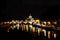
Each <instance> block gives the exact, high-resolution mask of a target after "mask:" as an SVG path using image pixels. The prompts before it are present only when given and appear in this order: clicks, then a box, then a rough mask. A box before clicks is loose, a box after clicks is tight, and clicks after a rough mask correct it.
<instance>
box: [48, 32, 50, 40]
mask: <svg viewBox="0 0 60 40" xmlns="http://www.w3.org/2000/svg"><path fill="white" fill-rule="evenodd" d="M48 39H50V31H48Z"/></svg>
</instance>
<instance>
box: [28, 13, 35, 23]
mask: <svg viewBox="0 0 60 40" xmlns="http://www.w3.org/2000/svg"><path fill="white" fill-rule="evenodd" d="M27 19H30V21H32V22H33V21H34V18H32V15H31V13H30V15H29V16H28V18H27Z"/></svg>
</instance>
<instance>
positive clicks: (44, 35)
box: [42, 29, 46, 37]
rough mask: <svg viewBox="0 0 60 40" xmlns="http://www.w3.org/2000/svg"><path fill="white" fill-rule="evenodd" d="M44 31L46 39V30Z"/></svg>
mask: <svg viewBox="0 0 60 40" xmlns="http://www.w3.org/2000/svg"><path fill="white" fill-rule="evenodd" d="M42 31H43V32H44V36H45V37H46V30H45V29H43V30H42Z"/></svg>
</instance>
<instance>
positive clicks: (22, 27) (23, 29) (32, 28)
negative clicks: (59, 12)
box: [8, 25, 56, 39]
mask: <svg viewBox="0 0 60 40" xmlns="http://www.w3.org/2000/svg"><path fill="white" fill-rule="evenodd" d="M15 27H17V26H15V25H14V27H13V26H12V29H13V28H15ZM19 28H21V29H22V31H26V32H29V30H30V32H33V33H37V34H38V36H40V32H41V31H43V32H44V36H45V37H46V30H45V29H42V30H41V28H36V27H33V26H32V25H30V26H29V25H20V26H19ZM8 32H9V30H8ZM50 33H51V32H50V31H48V34H47V35H48V39H50V35H51V34H50ZM53 36H54V38H56V33H54V35H53Z"/></svg>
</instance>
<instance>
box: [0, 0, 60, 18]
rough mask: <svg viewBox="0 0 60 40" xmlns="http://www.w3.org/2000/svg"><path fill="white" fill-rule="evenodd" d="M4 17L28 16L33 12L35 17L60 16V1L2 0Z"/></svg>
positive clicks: (2, 15)
mask: <svg viewBox="0 0 60 40" xmlns="http://www.w3.org/2000/svg"><path fill="white" fill-rule="evenodd" d="M1 4H2V5H1V15H0V17H1V18H2V17H3V18H4V17H5V18H26V17H28V15H29V14H30V13H31V14H32V16H33V17H42V16H55V17H59V16H58V15H59V13H60V1H56V0H2V3H1Z"/></svg>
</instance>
